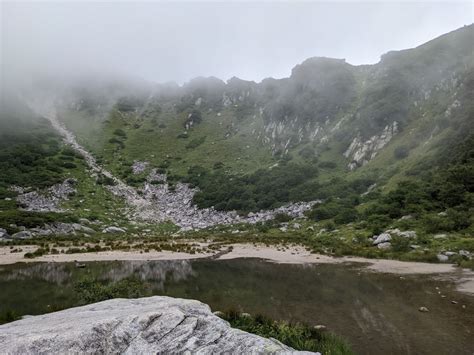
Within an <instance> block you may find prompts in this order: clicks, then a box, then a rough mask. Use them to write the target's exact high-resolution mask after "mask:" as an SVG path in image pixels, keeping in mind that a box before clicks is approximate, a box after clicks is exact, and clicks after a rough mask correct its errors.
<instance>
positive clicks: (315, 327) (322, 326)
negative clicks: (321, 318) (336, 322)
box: [313, 324, 326, 330]
mask: <svg viewBox="0 0 474 355" xmlns="http://www.w3.org/2000/svg"><path fill="white" fill-rule="evenodd" d="M313 328H314V329H316V330H324V329H326V326H325V325H322V324H318V325H315V326H314V327H313Z"/></svg>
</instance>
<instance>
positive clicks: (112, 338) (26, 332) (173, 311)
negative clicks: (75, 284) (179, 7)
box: [0, 296, 308, 354]
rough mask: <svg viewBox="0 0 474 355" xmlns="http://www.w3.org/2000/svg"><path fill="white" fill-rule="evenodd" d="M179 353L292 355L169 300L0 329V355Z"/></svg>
mask: <svg viewBox="0 0 474 355" xmlns="http://www.w3.org/2000/svg"><path fill="white" fill-rule="evenodd" d="M183 352H190V353H195V354H210V353H232V354H249V353H288V352H295V353H296V351H295V350H294V349H292V348H290V347H288V346H286V345H284V344H282V343H280V342H279V341H277V340H274V339H267V338H262V337H260V336H257V335H254V334H249V333H246V332H244V331H241V330H238V329H234V328H231V327H230V325H229V323H227V322H226V321H224V320H223V319H221V318H219V317H217V316H216V315H214V314H212V312H211V310H210V308H209V306H207V305H206V304H204V303H201V302H198V301H194V300H184V299H176V298H170V297H159V296H156V297H148V298H140V299H113V300H108V301H104V302H100V303H95V304H91V305H87V306H83V307H77V308H71V309H67V310H64V311H60V312H55V313H49V314H45V315H41V316H34V317H28V318H26V319H21V320H18V321H16V322H12V323H8V324H5V325H2V326H0V353H2V354H5V353H8V354H38V353H43V354H46V353H55V354H66V353H68V354H71V353H95V354H118V353H123V354H145V353H146V354H152V353H154V354H157V353H183ZM299 353H305V352H299ZM306 353H308V352H306Z"/></svg>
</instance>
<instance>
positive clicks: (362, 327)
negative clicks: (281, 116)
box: [0, 259, 474, 355]
mask: <svg viewBox="0 0 474 355" xmlns="http://www.w3.org/2000/svg"><path fill="white" fill-rule="evenodd" d="M85 277H89V278H90V277H92V278H95V279H98V280H101V281H103V282H116V281H120V280H122V279H125V278H129V277H135V278H138V279H139V280H141V281H143V282H146V283H147V285H148V287H149V288H150V289H151V292H152V293H153V294H156V295H167V296H173V297H181V298H192V299H198V300H200V301H202V302H205V303H207V304H209V305H210V306H211V308H212V309H213V310H229V309H238V310H241V311H244V312H248V313H251V314H259V313H260V314H264V315H266V316H269V317H272V318H274V319H283V320H288V321H299V322H305V323H309V324H311V325H316V324H323V325H326V326H327V328H328V330H330V331H332V332H333V333H335V334H338V335H341V336H342V337H344V338H345V339H346V340H347V341H348V342H349V343H350V344H351V345H352V347H353V349H354V350H355V351H356V352H357V353H359V354H377V355H378V354H473V353H474V297H472V296H468V295H464V294H461V293H458V292H456V291H455V290H454V286H453V285H452V284H451V283H449V282H446V281H439V280H435V279H434V278H433V277H427V276H404V277H403V278H400V277H399V276H397V275H387V274H380V273H372V272H366V271H364V270H363V268H361V266H360V265H359V266H356V265H289V264H274V263H269V262H266V261H263V260H259V259H235V260H226V261H224V260H222V261H215V260H196V261H153V262H136V261H133V262H132V261H128V262H127V261H116V262H94V263H87V265H86V267H85V268H81V269H79V268H76V267H75V265H74V264H73V263H38V264H16V265H7V266H1V267H0V311H5V310H14V311H15V312H16V313H17V314H21V315H23V314H40V313H45V312H47V311H49V310H51V309H58V308H66V307H72V306H75V305H78V304H79V303H80V300H79V298H78V295H77V294H76V292H75V291H74V284H75V283H76V282H77V281H78V280H81V279H83V278H85ZM437 288H438V289H437ZM438 292H441V294H442V295H445V296H446V297H445V298H442V297H441V295H440V294H439V293H438ZM453 300H454V301H456V302H457V304H453V303H451V301H453ZM463 305H465V308H463V307H462V306H463ZM421 306H424V307H427V308H428V309H429V310H430V312H428V313H422V312H419V311H418V308H419V307H421Z"/></svg>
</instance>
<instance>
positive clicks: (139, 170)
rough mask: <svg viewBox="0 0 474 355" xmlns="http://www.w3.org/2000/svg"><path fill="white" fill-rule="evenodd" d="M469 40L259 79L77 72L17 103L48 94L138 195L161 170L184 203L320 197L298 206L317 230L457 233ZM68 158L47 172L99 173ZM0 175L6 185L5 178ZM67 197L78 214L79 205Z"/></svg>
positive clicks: (468, 219) (469, 204)
mask: <svg viewBox="0 0 474 355" xmlns="http://www.w3.org/2000/svg"><path fill="white" fill-rule="evenodd" d="M473 43H474V25H470V26H465V27H463V28H460V29H458V30H456V31H453V32H451V33H448V34H445V35H443V36H441V37H438V38H436V39H434V40H432V41H430V42H428V43H425V44H423V45H421V46H419V47H416V48H413V49H407V50H402V51H392V52H389V53H387V54H385V55H383V56H382V58H381V60H380V62H379V63H377V64H374V65H361V66H354V65H351V64H349V63H347V62H346V61H345V60H344V59H332V58H322V57H317V58H310V59H307V60H305V61H304V62H303V63H301V64H299V65H297V66H295V67H294V68H293V70H292V72H291V75H290V77H288V78H284V79H272V78H268V79H265V80H263V81H262V82H260V83H256V82H253V81H245V80H241V79H239V78H235V77H234V78H231V79H230V80H228V81H227V82H224V81H222V80H220V79H218V78H215V77H209V78H203V77H199V78H195V79H193V80H191V81H190V82H188V83H186V84H184V85H182V86H179V85H177V84H174V83H166V84H152V83H148V82H144V81H138V80H129V79H123V78H122V79H114V80H111V79H107V80H103V79H98V78H92V77H91V78H84V80H82V81H81V82H80V83H75V84H74V85H66V86H55V87H52V86H51V85H50V84H49V83H46V84H45V83H44V82H42V83H40V84H39V86H38V87H39V88H41V93H42V94H41V95H37V93H38V92H39V91H38V90H36V91H35V90H33V91H31V92H29V93H25V94H24V97H26V98H27V100H26V101H27V102H28V105H29V106H30V107H37V106H35V105H32V104H31V102H32V101H35V102H41V104H42V105H43V106H44V103H45V102H48V103H49V105H50V109H51V107H52V108H53V109H54V111H55V113H57V118H58V119H59V121H60V122H61V124H64V125H65V127H66V128H67V129H68V130H69V131H71V132H73V133H74V135H75V136H76V137H77V142H78V144H80V145H82V146H83V147H85V149H87V150H88V151H89V152H91V153H92V156H93V159H95V160H96V161H97V164H100V166H102V167H103V168H104V169H106V170H107V171H109V172H110V176H112V175H113V176H114V179H115V177H117V179H119V180H120V179H121V181H123V184H126V185H128V186H130V187H132V188H134V189H137V191H138V192H139V194H142V195H145V196H146V194H147V191H148V190H147V189H148V187H149V186H151V185H150V184H149V183H150V180H149V175H148V174H149V173H150V172H151V171H154V173H158V174H162V175H163V176H164V177H163V178H162V181H161V182H159V183H157V184H158V185H159V184H163V185H164V186H165V187H166V191H167V192H166V193H170V194H171V195H166V196H167V197H166V198H171V199H172V198H174V197H170V196H172V194H173V191H174V190H173V189H175V188H176V187H178V188H180V186H182V185H180V184H182V183H186V184H189V185H186V186H190V187H197V188H198V190H197V191H195V192H189V194H187V195H186V196H187V197H186V199H185V200H186V201H188V197H189V199H192V200H193V203H194V205H196V206H198V207H199V208H204V209H210V210H209V211H211V212H212V211H214V210H213V208H214V209H215V210H218V211H231V210H237V211H238V212H239V213H240V214H241V215H246V214H247V213H248V212H257V211H260V210H262V209H265V210H268V209H275V208H278V207H280V206H282V205H285V204H288V203H292V202H293V203H294V202H298V201H315V200H323V202H322V203H318V204H316V205H315V206H314V207H313V208H312V209H311V211H307V216H308V217H309V218H310V219H312V220H315V221H317V222H321V221H324V223H327V224H328V225H327V227H328V228H334V227H333V225H331V223H335V224H336V225H346V224H347V223H353V222H357V223H359V225H360V228H362V229H365V230H370V231H372V232H374V233H377V232H380V231H383V229H384V228H386V227H388V226H390V225H393V224H394V223H395V225H396V221H397V220H398V219H400V218H402V217H406V218H405V222H404V223H405V225H406V227H412V228H420V230H423V231H424V233H435V232H440V231H449V232H453V233H461V234H462V233H464V235H467V234H469V233H471V232H472V228H473V220H472V211H473V201H474V199H473V196H474V195H473V192H474V183H473V179H474V167H473V155H474V149H473V146H474V143H473V139H474V138H473V136H474V135H473V132H474V129H473V128H474V127H473V125H474V101H473V97H474V51H473V49H474V46H473V45H472V44H473ZM48 85H49V86H48ZM32 93H35V95H36V96H35V97H34V100H33V99H32V96H34V95H32ZM17 106H21V105H17ZM40 113H41V112H40ZM43 113H44V112H43ZM36 114H38V111H37V112H36ZM35 122H36V121H35ZM34 124H37V123H34ZM9 146H11V144H9ZM61 149H65V148H61V147H58V150H57V151H55V152H54V153H53V152H50V153H47V152H45V153H44V154H50V156H49V158H47V160H48V161H52V160H54V161H55V162H56V163H57V162H58V161H60V160H61V159H63V160H64V158H60V156H62V157H64V156H68V153H67V150H66V153H65V154H63V153H61ZM8 159H10V160H11V159H12V158H8ZM8 159H7V160H8ZM58 159H59V160H58ZM67 159H69V158H66V160H67ZM72 159H73V163H74V167H73V166H72V165H71V164H66V165H65V166H66V169H69V171H67V174H65V173H64V171H63V170H64V168H65V166H64V163H61V164H63V165H62V166H61V169H60V170H58V169H56V171H57V172H56V173H57V174H62V176H63V177H67V176H74V177H76V178H78V179H79V180H80V181H82V180H83V179H85V181H86V180H87V181H89V182H88V183H87V186H88V189H91V186H92V185H93V181H94V179H98V180H99V181H100V182H101V184H103V183H104V182H107V181H108V180H107V179H108V178H107V176H109V175H107V174H108V173H107V174H106V175H107V176H105V177H104V176H102V175H101V173H100V171H99V173H97V172H94V173H93V174H89V175H87V176H85V175H84V173H81V171H82V170H84V168H85V166H84V164H86V163H87V161H86V163H84V162H83V161H82V162H81V158H80V157H75V156H74V157H73V158H72ZM86 160H87V159H86ZM94 164H95V163H94ZM86 165H87V164H86ZM153 168H154V169H156V170H152V169H153ZM51 169H53V170H54V168H51ZM74 169H76V170H74ZM81 169H82V170H81ZM147 176H148V177H147ZM160 176H161V175H160ZM147 179H148V180H147ZM3 180H4V181H3V182H2V183H3V185H2V186H4V189H7V188H8V186H7V185H8V184H11V183H12V180H11V178H10V179H8V178H5V177H4V178H3ZM112 180H113V179H112ZM117 181H118V180H117ZM109 182H110V181H109ZM120 183H122V182H120ZM82 184H83V185H84V184H85V183H84V182H82ZM40 185H41V184H38V185H37V187H38V188H41V187H42V186H40ZM105 185H107V184H105ZM112 185H113V184H112ZM119 186H122V185H120V184H119ZM123 186H125V185H123ZM147 186H148V187H147ZM81 189H82V187H81V188H79V194H80V195H81V196H82V197H83V198H82V200H83V201H85V202H81V203H84V204H87V205H88V206H89V207H90V206H92V207H91V208H89V207H88V208H87V210H89V211H90V210H92V212H90V213H91V214H98V215H99V216H102V217H104V218H108V220H110V217H105V216H104V215H103V211H104V210H105V209H107V203H109V204H112V205H113V206H115V207H114V208H116V210H117V211H118V210H119V209H120V205H121V203H123V202H120V201H121V200H120V199H117V195H116V196H111V195H110V191H108V190H107V189H104V188H103V186H102V185H101V186H99V187H97V186H96V187H94V189H95V193H94V195H93V196H96V194H97V195H100V196H107V197H106V198H105V197H104V199H102V200H101V201H100V202H99V200H98V199H96V198H93V201H94V202H93V203H92V202H90V199H91V196H90V194H89V195H88V194H87V193H85V192H84V191H83V190H81ZM109 190H110V189H109ZM4 191H6V190H4ZM107 191H108V192H107ZM123 191H125V190H123ZM126 191H128V192H130V191H131V190H126ZM180 191H181V190H180ZM130 193H132V192H130ZM4 194H6V195H7V193H6V192H4ZM133 194H135V192H133V193H132V195H133ZM6 195H5V196H6ZM112 195H113V194H112ZM119 197H121V198H123V197H124V194H123V193H122V195H120V196H119ZM129 197H130V194H128V198H129ZM134 199H135V200H134V201H135V202H136V201H138V200H139V197H137V196H135V195H134ZM73 200H74V198H73ZM88 201H89V202H88ZM173 201H174V200H173ZM183 201H184V200H183ZM174 202H176V201H174ZM174 202H170V203H174ZM180 203H181V202H180ZM183 203H184V202H183ZM185 203H187V202H185ZM95 204H97V206H99V205H100V206H101V207H100V208H98V207H97V206H96V205H95ZM135 204H136V203H135ZM71 205H73V206H75V207H74V208H76V213H78V214H79V215H81V213H84V207H83V206H81V205H80V203H79V202H77V201H76V202H75V204H72V203H71ZM94 206H95V207H94ZM186 208H190V209H192V208H194V207H192V206H188V207H186ZM81 211H82V212H81ZM173 211H174V210H173ZM186 211H188V212H189V213H191V214H192V213H197V212H196V211H195V210H193V211H194V212H192V211H191V210H186ZM206 211H207V210H206ZM165 212H166V211H165ZM188 212H186V213H188ZM211 212H210V213H211ZM170 213H171V212H170ZM173 213H174V212H173ZM183 213H184V212H183ZM206 213H207V212H206ZM212 213H214V212H212ZM212 213H211V214H212ZM85 215H86V214H84V216H85ZM118 215H119V213H118V212H117V216H118ZM445 215H447V216H449V218H448V221H445V220H444V219H442V216H445ZM206 216H207V215H206ZM222 216H224V215H222ZM222 216H221V217H222ZM407 216H409V217H407ZM122 217H123V218H125V220H126V219H127V217H126V216H123V215H122ZM201 217H202V216H201ZM201 217H199V218H201ZM221 217H219V218H221ZM202 218H204V217H202ZM206 218H207V217H206ZM209 218H210V220H211V219H212V218H211V217H209ZM222 218H223V219H224V220H233V219H232V218H234V217H229V216H228V215H225V217H222ZM229 218H230V219H229ZM410 218H413V220H412V222H407V221H408V220H409V219H410ZM160 220H161V219H160ZM172 220H173V221H174V223H178V222H176V221H177V220H180V218H178V219H176V218H175V219H172ZM206 223H207V222H206ZM206 223H204V225H205V226H209V225H212V224H206ZM213 223H214V222H213ZM216 223H217V222H216ZM397 223H398V222H397ZM410 223H411V224H410ZM178 224H179V223H178ZM192 225H194V224H192ZM434 226H436V227H434Z"/></svg>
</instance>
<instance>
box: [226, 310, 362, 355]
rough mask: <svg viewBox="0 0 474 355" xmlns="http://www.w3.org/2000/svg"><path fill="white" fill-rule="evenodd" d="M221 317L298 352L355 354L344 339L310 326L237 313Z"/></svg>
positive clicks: (233, 324)
mask: <svg viewBox="0 0 474 355" xmlns="http://www.w3.org/2000/svg"><path fill="white" fill-rule="evenodd" d="M221 317H222V318H223V319H225V320H226V321H228V322H229V323H230V325H231V326H232V327H234V328H238V329H242V330H244V331H246V332H249V333H253V334H257V335H260V336H262V337H265V338H273V339H277V340H279V341H281V342H282V343H283V344H286V345H288V346H290V347H292V348H293V349H296V350H306V351H314V352H318V351H319V352H321V353H322V354H328V355H343V354H353V352H352V350H351V349H350V347H349V345H347V344H346V343H345V342H344V341H343V340H342V339H340V338H338V337H337V336H335V335H333V334H330V333H328V332H326V331H324V330H318V329H315V328H313V327H310V326H308V325H304V324H300V323H287V322H283V321H274V320H271V319H269V318H267V317H264V316H262V315H256V316H255V317H253V316H251V315H249V314H243V313H240V312H236V311H229V312H226V313H223V314H222V315H221Z"/></svg>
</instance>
